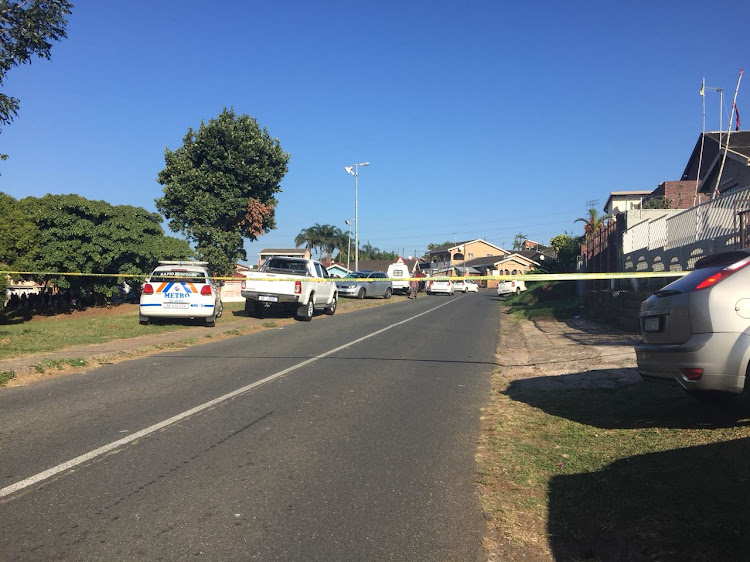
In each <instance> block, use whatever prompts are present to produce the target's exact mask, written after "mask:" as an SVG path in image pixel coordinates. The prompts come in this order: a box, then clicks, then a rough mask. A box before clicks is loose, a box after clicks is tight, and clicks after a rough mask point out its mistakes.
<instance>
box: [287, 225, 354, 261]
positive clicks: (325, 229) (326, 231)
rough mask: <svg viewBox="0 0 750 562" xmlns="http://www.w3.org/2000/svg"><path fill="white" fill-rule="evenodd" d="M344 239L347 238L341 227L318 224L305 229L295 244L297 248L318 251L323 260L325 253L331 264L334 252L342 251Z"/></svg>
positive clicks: (295, 240) (296, 238) (297, 237)
mask: <svg viewBox="0 0 750 562" xmlns="http://www.w3.org/2000/svg"><path fill="white" fill-rule="evenodd" d="M342 239H345V240H346V239H347V238H345V237H344V233H343V232H342V230H341V229H340V228H339V227H337V226H333V225H330V224H319V223H317V222H316V223H315V224H314V225H312V226H310V227H308V228H303V229H302V230H301V231H300V233H299V234H298V235H297V236H296V237H295V239H294V244H295V247H297V248H299V247H300V246H303V245H304V246H305V248H307V249H308V250H310V251H312V250H316V251H317V252H318V257H319V258H322V257H323V253H324V252H325V254H326V259H327V260H328V261H329V262H330V261H331V254H332V253H333V252H334V250H336V249H337V248H338V249H339V250H340V249H341V240H342Z"/></svg>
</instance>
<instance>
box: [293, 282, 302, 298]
mask: <svg viewBox="0 0 750 562" xmlns="http://www.w3.org/2000/svg"><path fill="white" fill-rule="evenodd" d="M294 294H295V295H300V294H302V281H295V282H294Z"/></svg>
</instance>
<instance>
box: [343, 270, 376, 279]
mask: <svg viewBox="0 0 750 562" xmlns="http://www.w3.org/2000/svg"><path fill="white" fill-rule="evenodd" d="M369 275H370V274H369V273H364V272H362V271H352V272H351V273H347V274H346V277H344V279H367V277H368V276H369Z"/></svg>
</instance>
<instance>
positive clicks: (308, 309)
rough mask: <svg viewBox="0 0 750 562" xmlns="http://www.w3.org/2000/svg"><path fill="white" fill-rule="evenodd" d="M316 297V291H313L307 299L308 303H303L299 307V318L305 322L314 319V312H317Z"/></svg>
mask: <svg viewBox="0 0 750 562" xmlns="http://www.w3.org/2000/svg"><path fill="white" fill-rule="evenodd" d="M314 297H315V293H311V294H310V300H308V301H307V304H303V305H302V306H300V307H299V308H298V309H297V320H302V321H303V322H309V321H310V320H312V317H313V314H315V301H314V300H313V299H314Z"/></svg>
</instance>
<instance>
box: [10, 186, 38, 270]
mask: <svg viewBox="0 0 750 562" xmlns="http://www.w3.org/2000/svg"><path fill="white" fill-rule="evenodd" d="M40 236H41V233H40V232H39V229H38V228H37V226H36V224H35V223H34V222H33V220H32V219H31V217H30V216H29V215H28V214H27V213H26V212H25V211H24V208H23V205H21V203H20V202H19V201H17V200H16V199H15V198H13V197H11V196H10V195H7V194H5V193H0V267H3V268H4V269H6V270H16V271H26V270H28V269H30V267H31V262H30V259H31V257H32V256H34V255H35V254H36V253H37V251H38V249H39V240H40Z"/></svg>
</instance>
